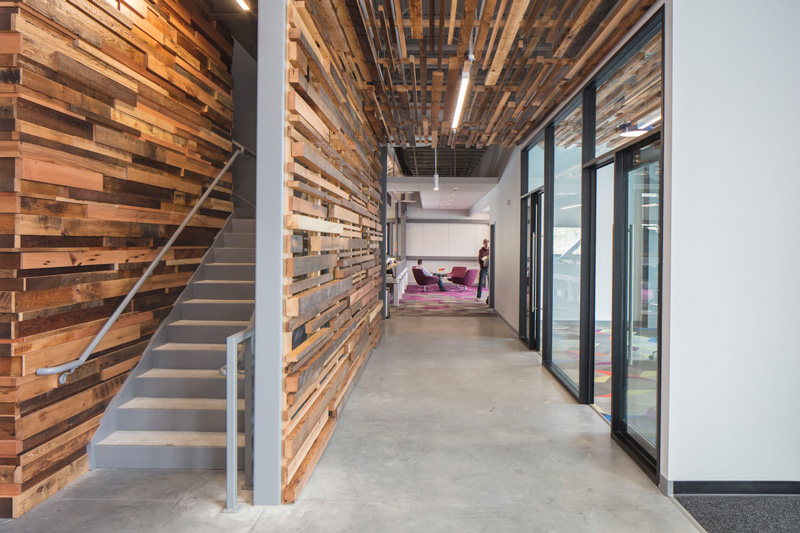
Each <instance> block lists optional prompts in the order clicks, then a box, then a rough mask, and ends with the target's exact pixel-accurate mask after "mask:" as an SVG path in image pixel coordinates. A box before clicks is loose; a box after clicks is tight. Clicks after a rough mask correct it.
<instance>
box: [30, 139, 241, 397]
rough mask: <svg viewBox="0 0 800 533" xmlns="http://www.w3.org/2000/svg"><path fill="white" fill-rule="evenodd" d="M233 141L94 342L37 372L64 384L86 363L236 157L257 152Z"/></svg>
mask: <svg viewBox="0 0 800 533" xmlns="http://www.w3.org/2000/svg"><path fill="white" fill-rule="evenodd" d="M232 143H233V145H234V146H236V151H235V152H234V153H233V155H232V156H231V158H230V159H228V162H227V163H225V166H224V167H222V170H220V171H219V174H217V177H216V178H214V181H212V182H211V185H209V186H208V189H206V192H205V193H203V195H202V196H201V197H200V199H199V200H198V201H197V203H196V204H195V206H194V207H193V208H192V210H191V211H189V214H187V215H186V218H184V219H183V222H181V225H180V226H178V229H177V230H175V233H173V234H172V237H170V239H169V240H168V241H167V244H165V245H164V247H163V248H162V249H161V251H160V252H159V253H158V255H157V256H156V258H155V259H153V262H152V263H150V266H149V267H147V270H145V271H144V274H142V277H141V278H139V281H137V282H136V284H135V285H134V286H133V287H132V288H131V290H130V291H128V294H127V295H126V296H125V299H123V300H122V302H121V303H120V304H119V305H118V306H117V308H116V310H114V313H113V314H112V315H111V316H110V317H109V318H108V320H106V323H105V324H103V327H102V328H100V331H99V332H98V333H97V335H95V337H94V339H92V342H90V343H89V346H87V347H86V349H85V350H83V353H81V356H80V357H79V358H78V359H75V360H74V361H70V362H69V363H64V364H63V365H58V366H52V367H48V368H40V369H38V370H36V373H37V374H38V375H40V376H44V375H50V374H59V373H62V372H63V373H62V374H61V375H60V376H59V377H58V382H59V383H61V384H62V385H63V384H64V383H66V382H67V376H68V375H69V374H72V373H73V372H75V369H76V368H78V367H79V366H81V365H82V364H83V363H85V362H86V360H87V359H88V358H89V356H90V355H92V352H93V351H94V350H95V348H97V345H98V344H100V341H101V340H103V337H104V336H105V335H106V333H108V331H109V330H110V329H111V326H113V325H114V322H116V321H117V319H118V318H119V317H120V315H121V314H122V312H123V311H124V310H125V308H126V307H127V306H128V304H129V303H130V302H131V300H133V297H134V296H136V293H137V292H138V291H139V289H141V288H142V285H144V282H145V281H147V278H149V277H150V275H151V274H152V273H153V271H154V270H155V269H156V267H157V266H158V263H160V262H161V260H162V259H163V258H164V255H166V253H167V251H168V250H169V249H170V247H172V245H173V244H174V243H175V241H176V240H177V239H178V236H179V235H180V234H181V232H182V231H183V230H184V229H185V228H186V226H187V225H188V224H189V221H190V220H191V219H192V217H194V215H196V214H197V212H198V211H199V210H200V207H201V206H202V205H203V202H205V201H206V199H207V198H208V196H209V195H210V194H211V191H213V190H214V188H215V187H216V186H217V184H218V183H219V181H220V180H221V179H222V176H223V175H224V174H225V173H226V172H227V171H228V169H230V167H231V165H233V162H234V161H235V160H236V158H237V157H239V156H240V155H241V154H243V153H245V152H248V153H250V154H252V155H255V152H253V151H252V150H250V149H249V148H246V147H244V146H243V145H241V144H239V143H238V142H236V141H232Z"/></svg>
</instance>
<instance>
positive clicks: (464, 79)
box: [453, 52, 475, 130]
mask: <svg viewBox="0 0 800 533" xmlns="http://www.w3.org/2000/svg"><path fill="white" fill-rule="evenodd" d="M474 60H475V56H473V55H472V53H471V52H470V54H469V56H468V57H467V60H466V61H465V62H464V68H463V69H462V70H461V86H460V87H459V88H458V100H456V112H455V113H454V114H453V129H454V130H457V129H458V124H459V122H461V112H462V111H463V110H464V98H466V96H467V86H468V85H469V71H470V69H471V68H472V62H473V61H474Z"/></svg>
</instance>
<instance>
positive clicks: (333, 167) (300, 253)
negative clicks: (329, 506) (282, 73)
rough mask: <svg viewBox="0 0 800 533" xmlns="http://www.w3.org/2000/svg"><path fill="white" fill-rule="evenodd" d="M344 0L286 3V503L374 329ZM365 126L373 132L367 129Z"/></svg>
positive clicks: (375, 218)
mask: <svg viewBox="0 0 800 533" xmlns="http://www.w3.org/2000/svg"><path fill="white" fill-rule="evenodd" d="M350 16H351V15H350V12H349V11H348V7H347V6H346V2H345V0H307V1H305V2H290V3H289V13H288V19H289V34H288V38H289V40H288V54H289V72H288V82H289V83H288V87H287V108H288V112H287V136H288V137H287V161H288V162H287V174H286V186H287V189H286V198H287V204H286V213H287V215H286V249H285V255H286V267H285V270H286V278H285V294H286V300H285V315H286V316H285V320H286V322H285V329H284V331H285V340H284V347H285V353H284V363H285V375H284V393H285V399H284V426H283V431H284V434H283V443H284V444H283V497H284V501H286V502H287V503H290V502H294V501H295V499H296V498H297V496H298V495H299V494H300V491H301V490H302V488H303V486H304V485H305V483H306V481H307V480H308V478H309V477H310V476H311V472H312V471H313V469H314V467H315V465H316V463H317V461H318V460H319V458H320V456H321V455H322V452H323V451H324V449H325V446H326V445H327V443H328V441H329V440H330V438H331V435H332V433H333V431H334V429H335V428H336V421H337V419H338V416H339V413H340V412H341V410H342V407H343V406H344V403H345V401H346V400H347V397H348V395H349V394H350V392H351V390H352V388H353V386H354V384H355V382H356V381H357V379H358V376H359V374H360V372H361V371H362V370H363V368H364V365H365V363H366V360H367V358H368V357H369V356H370V354H371V352H372V349H373V348H374V347H375V346H376V344H377V343H378V341H379V340H380V337H381V333H382V330H381V328H380V322H381V318H382V313H381V310H382V302H381V301H380V300H379V299H378V295H379V292H380V291H381V290H382V287H381V285H382V278H381V275H382V273H381V269H382V268H383V265H382V264H381V263H380V246H381V242H382V240H383V230H382V228H381V225H380V216H379V213H380V208H379V206H380V193H379V178H380V172H381V166H380V162H379V157H378V156H379V147H378V144H377V142H378V141H377V138H376V136H375V134H374V131H375V129H378V130H379V129H380V128H381V126H380V123H379V122H378V120H379V119H378V117H377V116H376V115H375V114H374V113H372V112H371V111H370V112H367V111H365V108H367V106H368V104H369V103H371V102H373V101H374V93H372V97H370V93H369V92H368V91H369V88H368V87H367V86H366V85H365V83H364V80H365V79H366V78H367V77H368V76H369V72H368V68H369V67H368V66H367V65H366V64H365V62H364V58H363V56H362V55H361V50H360V47H359V45H358V39H357V37H356V36H355V32H354V29H353V24H352V20H351V18H350ZM373 125H375V129H374V128H373Z"/></svg>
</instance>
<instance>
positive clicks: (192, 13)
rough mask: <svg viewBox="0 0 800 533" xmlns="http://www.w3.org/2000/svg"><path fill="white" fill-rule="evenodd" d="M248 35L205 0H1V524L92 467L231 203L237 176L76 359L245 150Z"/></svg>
mask: <svg viewBox="0 0 800 533" xmlns="http://www.w3.org/2000/svg"><path fill="white" fill-rule="evenodd" d="M232 49H233V48H232V39H231V37H230V35H228V34H227V33H226V32H225V31H224V28H221V27H218V26H217V25H216V24H215V23H214V22H213V18H212V17H211V14H210V10H209V8H208V6H207V5H205V4H204V3H202V2H200V1H195V0H180V3H179V2H178V1H177V0H124V1H123V2H120V3H118V4H114V3H113V2H112V3H109V2H108V1H107V0H24V1H21V2H2V3H0V114H1V115H2V116H0V247H1V249H0V290H2V292H1V293H0V516H4V517H9V516H13V517H17V516H20V515H22V514H23V513H25V512H26V511H28V510H30V509H31V508H32V507H34V506H35V505H37V504H38V503H40V502H41V501H43V500H44V499H46V498H47V497H49V496H50V495H52V494H53V493H55V492H56V491H57V490H59V489H60V488H61V487H63V486H64V485H66V484H67V483H69V482H70V481H71V480H73V479H75V478H76V477H77V476H79V475H81V474H82V473H83V472H85V471H86V470H87V466H88V457H87V455H86V444H87V443H88V442H89V440H90V439H91V437H92V435H93V434H94V431H95V430H96V428H97V426H98V424H99V420H100V417H101V416H102V413H103V410H104V408H105V407H106V406H107V405H108V403H109V401H110V399H111V398H112V396H113V395H114V394H115V392H116V391H117V390H118V389H119V387H120V386H121V385H122V383H123V381H124V380H125V378H126V376H127V374H128V372H129V371H130V370H131V369H132V368H133V367H134V366H135V365H136V363H137V361H138V360H139V357H140V356H141V353H142V351H143V350H144V348H145V346H146V344H147V341H148V339H149V338H150V336H151V335H152V334H153V332H154V330H155V329H156V327H157V326H158V324H159V321H160V320H161V319H162V318H163V317H165V316H166V315H167V314H168V313H169V311H170V308H171V306H172V303H173V301H174V300H175V298H176V297H177V296H178V295H179V294H180V292H181V291H182V290H183V288H184V287H185V285H186V282H187V280H188V279H189V277H190V276H191V274H192V272H193V271H194V269H195V268H196V267H197V264H198V263H199V261H200V259H201V257H202V255H203V254H204V252H205V250H206V249H207V247H208V246H209V245H210V244H211V242H212V240H213V238H214V236H215V235H216V233H217V232H218V230H219V228H221V227H222V226H223V225H224V223H225V220H226V218H227V217H228V216H229V214H230V212H231V211H232V206H233V204H232V202H231V176H230V175H228V176H226V177H225V179H224V181H223V182H222V183H221V186H220V187H219V188H218V190H217V191H215V192H214V193H212V198H210V199H209V200H208V201H207V203H206V204H205V206H204V209H203V210H202V211H201V213H200V215H199V216H197V217H196V218H195V219H194V221H193V222H192V223H191V225H190V227H188V228H187V229H186V231H185V232H184V233H183V236H182V237H181V238H180V240H179V241H178V242H177V243H176V246H175V248H173V250H172V251H170V252H169V254H168V255H167V257H166V260H165V261H164V262H163V263H162V264H161V265H160V266H159V267H158V269H157V270H156V272H155V274H154V276H153V277H152V278H151V280H150V281H148V282H147V284H146V285H145V287H143V289H142V291H141V292H140V293H139V295H138V296H137V297H136V298H135V299H134V300H133V302H132V303H131V304H130V305H129V306H128V308H127V309H126V310H125V312H124V313H123V315H122V317H121V318H120V320H119V321H118V322H117V323H116V325H115V326H114V328H113V329H112V331H111V332H109V334H108V335H107V336H106V338H105V340H104V341H103V342H102V343H101V344H100V346H99V348H98V351H96V352H95V355H94V356H93V357H92V359H90V360H89V361H88V362H87V364H85V365H84V366H83V367H81V368H80V369H79V370H77V371H76V372H75V373H74V374H72V375H71V376H70V377H69V380H68V382H67V384H65V385H59V384H58V381H57V376H37V375H36V374H35V372H36V370H37V369H38V368H39V367H42V366H53V365H57V364H61V363H64V362H67V361H70V360H72V359H75V358H77V357H78V356H79V355H80V353H81V351H82V350H83V349H84V347H85V346H86V345H87V344H88V343H89V342H90V340H91V338H92V337H93V335H94V334H95V333H96V332H97V331H98V330H99V329H100V326H101V325H102V323H103V322H104V319H105V318H107V317H108V316H109V315H110V314H111V312H112V311H113V309H114V308H115V307H116V305H117V304H118V303H119V302H120V301H121V300H122V298H123V296H124V295H125V294H126V293H127V291H128V290H129V289H130V287H131V286H132V285H133V284H134V283H135V281H136V280H137V279H138V277H139V276H140V275H141V274H142V272H143V270H144V268H145V267H146V266H147V263H148V262H149V260H151V259H152V258H153V257H154V256H155V254H156V253H157V249H158V248H159V247H160V246H161V245H162V244H163V243H164V242H165V241H166V240H167V239H168V238H169V237H170V236H171V235H172V233H173V232H174V230H175V229H176V227H177V225H178V224H179V223H180V222H181V221H182V219H183V217H184V216H185V213H186V212H188V211H189V209H190V208H191V206H192V205H194V203H196V201H197V199H198V198H199V196H200V195H201V194H202V191H203V190H204V186H205V185H207V184H208V183H210V181H211V180H212V179H213V177H214V176H215V175H216V174H217V172H218V171H219V169H220V168H221V167H222V166H223V164H224V162H225V161H226V160H227V158H228V157H229V153H230V150H231V143H230V132H231V128H232V117H233V102H232V100H231V87H232V83H233V80H232V78H231V75H230V65H231V54H232Z"/></svg>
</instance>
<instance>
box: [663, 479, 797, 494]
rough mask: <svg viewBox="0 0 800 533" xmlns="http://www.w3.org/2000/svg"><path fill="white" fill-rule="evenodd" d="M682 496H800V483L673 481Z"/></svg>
mask: <svg viewBox="0 0 800 533" xmlns="http://www.w3.org/2000/svg"><path fill="white" fill-rule="evenodd" d="M672 491H673V493H674V494H675V495H676V496H677V495H681V494H685V495H688V494H800V481H673V482H672Z"/></svg>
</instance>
